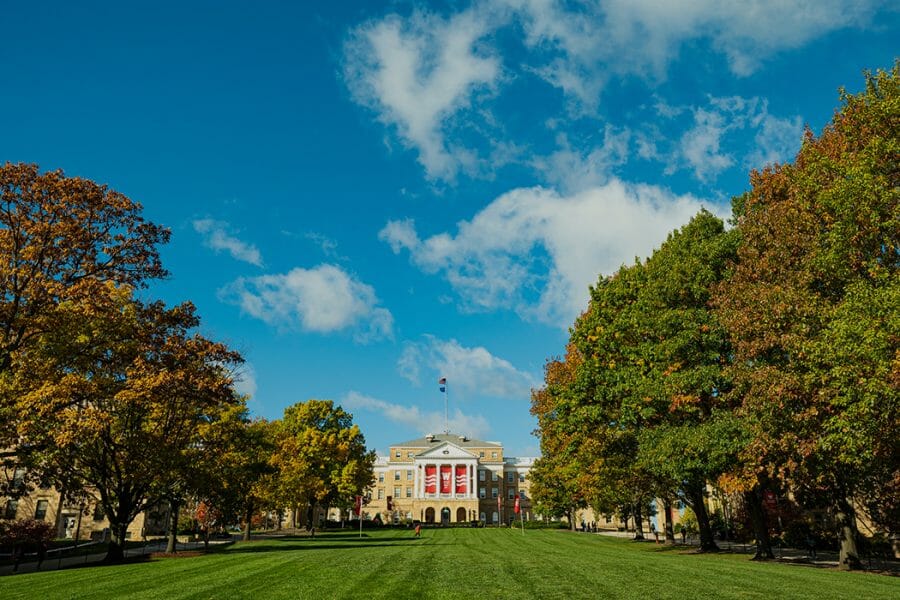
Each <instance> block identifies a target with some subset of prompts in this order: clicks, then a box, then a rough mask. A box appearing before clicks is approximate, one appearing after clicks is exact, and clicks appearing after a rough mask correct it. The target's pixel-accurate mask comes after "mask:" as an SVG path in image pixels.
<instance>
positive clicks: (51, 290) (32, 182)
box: [0, 163, 169, 494]
mask: <svg viewBox="0 0 900 600" xmlns="http://www.w3.org/2000/svg"><path fill="white" fill-rule="evenodd" d="M140 212H141V206H140V204H137V203H135V202H133V201H131V200H129V199H128V198H127V197H125V196H124V195H122V194H120V193H118V192H115V191H112V190H109V189H108V188H107V187H106V186H101V185H97V184H96V183H94V182H92V181H89V180H86V179H81V178H78V177H74V178H72V177H65V176H64V174H63V172H62V171H52V172H47V173H40V172H39V170H38V167H37V165H31V164H11V163H6V164H4V165H2V166H0V379H2V378H6V377H10V376H11V372H12V371H13V370H15V369H16V365H15V355H16V353H17V352H19V351H21V350H24V349H27V348H29V347H33V346H34V345H35V344H37V343H38V341H39V339H40V337H41V336H42V335H43V334H44V333H46V332H49V331H52V330H53V328H54V327H57V326H58V324H57V318H56V309H57V307H58V306H59V305H60V303H62V302H66V301H69V302H75V303H76V304H77V303H79V302H80V301H82V300H87V299H90V298H91V297H93V296H94V295H95V294H97V293H103V292H102V286H103V284H104V282H115V283H116V284H119V285H129V286H134V287H141V286H143V285H144V283H145V282H146V281H147V280H148V279H154V278H159V277H163V276H165V275H166V272H165V270H164V269H163V268H162V265H161V263H160V260H159V255H158V253H157V249H156V247H157V246H158V245H159V244H162V243H165V242H166V241H168V239H169V231H168V230H166V229H164V228H162V227H159V226H158V225H154V224H153V223H149V222H146V221H144V220H143V218H142V217H141V215H140ZM20 375H21V374H20ZM22 383H23V381H21V378H20V381H19V385H22ZM34 383H35V385H39V383H40V382H34ZM7 387H8V386H7ZM14 403H15V397H14V396H9V395H0V447H4V448H17V445H18V444H17V441H18V440H17V432H18V421H17V419H16V413H15V409H14ZM5 462H6V463H8V464H6V465H5V466H7V467H9V466H10V465H13V468H15V465H18V464H19V463H21V457H20V456H18V455H17V454H15V453H13V454H10V455H7V456H6V458H5ZM6 491H10V490H6ZM3 493H4V490H2V489H0V494H3Z"/></svg>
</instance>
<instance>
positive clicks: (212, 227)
mask: <svg viewBox="0 0 900 600" xmlns="http://www.w3.org/2000/svg"><path fill="white" fill-rule="evenodd" d="M193 226H194V231H196V232H197V233H199V234H200V235H202V236H203V245H205V246H206V247H207V248H212V249H213V250H215V251H216V252H220V251H222V250H224V251H226V252H228V254H230V255H231V257H232V258H234V259H236V260H240V261H243V262H246V263H250V264H251V265H256V266H257V267H261V266H262V264H263V261H262V255H261V254H260V252H259V249H258V248H257V247H256V246H254V245H253V244H248V243H246V242H242V241H241V240H239V239H238V238H236V237H234V236H233V235H231V233H229V226H228V223H226V222H224V221H216V220H213V219H197V220H196V221H194V222H193Z"/></svg>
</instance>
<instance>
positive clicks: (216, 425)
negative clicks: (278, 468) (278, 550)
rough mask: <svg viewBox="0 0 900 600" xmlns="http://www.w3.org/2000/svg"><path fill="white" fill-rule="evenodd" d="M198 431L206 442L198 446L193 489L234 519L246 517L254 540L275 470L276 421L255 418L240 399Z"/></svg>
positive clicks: (247, 532) (247, 536) (246, 536)
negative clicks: (255, 523)
mask: <svg viewBox="0 0 900 600" xmlns="http://www.w3.org/2000/svg"><path fill="white" fill-rule="evenodd" d="M198 434H199V436H200V438H201V439H202V440H203V443H202V446H201V447H200V448H198V449H196V450H195V452H197V454H198V456H197V457H196V460H194V461H193V465H194V468H193V471H192V472H193V477H192V479H191V489H192V491H193V494H194V495H195V496H196V497H197V498H199V499H201V501H202V502H203V504H204V505H205V506H207V507H208V508H209V509H212V510H215V511H217V512H218V513H219V514H221V515H222V517H223V518H224V519H226V520H229V522H236V521H238V520H241V519H243V521H244V524H245V527H244V539H245V540H249V539H250V526H251V523H252V521H253V515H254V514H255V513H256V511H257V510H259V508H261V507H262V506H263V505H264V504H266V502H267V500H268V496H269V494H268V491H267V490H268V487H267V482H268V478H270V477H271V476H272V475H273V474H274V473H275V469H274V467H273V466H272V454H273V452H274V451H275V426H274V424H273V423H270V422H268V421H265V420H262V419H257V420H251V419H250V418H249V417H248V415H247V409H246V407H245V406H244V405H243V404H237V405H234V406H231V407H229V408H228V409H227V410H226V411H225V412H223V414H222V415H221V418H219V419H217V420H214V421H211V422H208V423H204V424H203V425H202V426H201V427H200V429H199V431H198Z"/></svg>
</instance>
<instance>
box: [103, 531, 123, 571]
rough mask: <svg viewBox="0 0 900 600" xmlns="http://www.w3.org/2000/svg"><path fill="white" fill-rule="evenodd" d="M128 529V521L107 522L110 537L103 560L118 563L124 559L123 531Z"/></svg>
mask: <svg viewBox="0 0 900 600" xmlns="http://www.w3.org/2000/svg"><path fill="white" fill-rule="evenodd" d="M127 530H128V523H113V522H112V521H110V523H109V531H110V534H111V536H112V539H111V540H110V541H109V546H108V547H107V550H106V558H104V559H103V562H107V563H120V562H122V561H123V560H125V532H126V531H127Z"/></svg>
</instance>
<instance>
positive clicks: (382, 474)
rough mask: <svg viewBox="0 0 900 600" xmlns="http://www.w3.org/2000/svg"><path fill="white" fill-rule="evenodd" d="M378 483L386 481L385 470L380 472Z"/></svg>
mask: <svg viewBox="0 0 900 600" xmlns="http://www.w3.org/2000/svg"><path fill="white" fill-rule="evenodd" d="M378 483H384V472H381V473H379V474H378Z"/></svg>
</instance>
